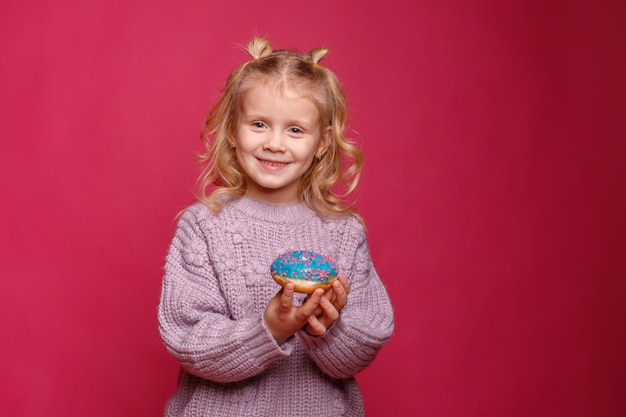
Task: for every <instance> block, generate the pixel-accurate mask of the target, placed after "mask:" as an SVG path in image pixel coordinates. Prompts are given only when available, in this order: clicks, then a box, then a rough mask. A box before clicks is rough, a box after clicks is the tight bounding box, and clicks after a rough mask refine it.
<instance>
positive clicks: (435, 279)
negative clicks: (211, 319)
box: [0, 0, 626, 417]
mask: <svg viewBox="0 0 626 417" xmlns="http://www.w3.org/2000/svg"><path fill="white" fill-rule="evenodd" d="M212 3H214V4H212ZM263 3H267V4H266V5H263ZM218 4H219V5H218ZM624 4H625V3H624V2H620V1H614V2H609V1H596V2H581V1H547V2H546V1H510V2H506V1H498V0H493V1H486V0H484V1H465V0H456V1H454V0H443V1H421V0H416V1H409V0H407V1H394V0H388V1H364V0H361V1H341V0H334V1H322V0H318V1H313V2H306V3H303V2H296V1H283V0H278V1H273V2H259V1H252V0H250V1H224V2H210V1H206V0H196V1H183V0H180V1H152V0H140V1H118V0H111V1H99V2H97V1H54V2H51V1H46V2H44V1H40V2H36V1H25V0H20V1H17V0H8V1H3V2H2V4H1V5H0V48H1V49H0V60H1V65H0V128H1V132H2V138H1V149H0V178H1V179H0V181H1V183H0V185H1V188H0V190H1V193H2V196H1V197H0V200H1V203H0V207H1V209H2V216H1V217H0V256H1V269H0V276H1V289H0V320H1V322H0V323H1V327H0V328H1V331H2V336H1V337H2V342H1V343H0V355H1V359H0V383H1V387H0V398H1V400H0V401H1V402H0V414H1V415H3V416H43V415H45V416H59V417H61V416H63V417H72V416H81V417H82V416H91V417H100V416H116V417H126V416H127V417H137V416H158V415H160V414H161V410H162V408H163V406H164V403H165V401H166V399H167V397H168V396H169V394H170V393H171V392H172V390H173V389H174V386H175V380H176V373H177V365H176V363H175V362H174V360H173V359H171V358H170V357H169V356H168V354H167V353H166V351H165V349H164V348H163V346H162V345H161V342H160V339H159V336H158V332H157V323H156V307H157V304H158V297H159V292H160V284H161V282H160V281H161V271H162V265H163V260H164V256H165V253H166V250H167V247H168V245H169V241H170V239H171V236H172V233H173V230H174V223H173V219H174V216H175V215H176V213H177V212H178V211H179V210H181V209H182V208H183V207H185V206H186V205H188V204H190V203H191V202H192V201H193V199H192V195H191V189H192V186H193V183H194V180H195V177H196V174H197V172H198V169H197V167H196V166H195V165H194V162H193V155H194V153H195V152H196V151H198V150H200V143H199V140H198V134H199V130H200V126H201V123H202V120H203V117H204V116H205V114H206V112H207V110H208V108H209V104H210V103H211V102H212V100H213V99H214V98H215V97H216V95H217V94H218V92H219V90H220V88H221V87H222V85H223V81H224V79H225V77H226V75H227V73H228V72H229V71H230V70H231V69H232V68H234V67H235V66H237V65H239V64H240V63H242V62H243V61H244V60H245V59H246V57H245V55H244V53H242V52H241V51H240V50H239V48H238V46H237V45H238V44H245V43H246V42H247V41H248V40H250V39H251V38H252V37H253V36H254V35H262V36H266V37H268V38H270V39H271V40H272V41H273V42H274V44H275V45H276V46H277V47H284V48H299V49H310V48H313V47H316V46H328V47H330V48H331V50H332V52H331V55H329V56H328V57H327V59H326V60H325V61H324V64H325V65H327V66H328V67H330V68H332V69H333V70H334V71H335V72H336V73H337V74H338V75H339V77H340V78H341V79H342V80H343V81H344V84H345V87H346V90H347V93H348V96H349V101H350V105H351V119H350V127H351V130H350V132H349V135H350V136H351V137H353V138H355V139H356V140H357V141H358V142H359V143H361V144H362V148H363V151H364V154H365V159H366V171H365V174H364V177H363V181H362V184H361V185H362V187H361V190H362V192H361V194H360V199H359V206H360V209H361V211H362V213H363V215H364V216H365V217H366V219H367V221H368V225H369V241H370V246H371V249H372V255H373V258H374V261H375V264H376V266H377V269H378V271H379V273H380V275H381V277H382V279H383V281H384V282H385V283H386V285H387V287H388V290H389V293H390V295H391V297H392V300H393V302H394V306H395V311H396V315H397V317H396V319H397V327H396V333H395V335H394V336H393V338H392V339H391V341H390V343H389V344H388V345H387V346H386V347H385V349H383V351H382V352H381V353H380V355H379V357H378V358H377V360H376V361H375V362H374V364H373V365H372V366H371V367H370V368H369V369H368V370H366V371H365V372H363V373H362V374H360V375H359V376H358V379H359V381H360V384H361V386H362V390H363V394H364V397H365V402H366V408H367V410H368V413H367V415H368V416H381V417H382V416H391V415H393V416H421V415H423V416H494V417H495V416H560V415H567V416H590V415H597V416H623V415H625V414H626V400H625V395H624V393H625V392H626V391H625V388H626V387H625V385H626V364H625V359H624V357H625V356H624V355H625V353H626V325H625V321H626V320H625V319H626V308H625V304H626V300H625V298H626V297H625V295H626V285H625V283H624V278H625V277H626V255H625V253H626V244H625V238H624V236H625V232H626V220H625V219H626V215H625V213H626V195H625V194H626V187H625V186H624V183H625V182H624V179H625V178H626V168H625V166H626V145H625V143H624V142H625V139H626V122H625V120H626V111H625V110H626V106H625V98H626V83H625V79H624V74H626V65H625V61H626V47H625V43H624V40H625V39H626V24H625V23H624V18H625V16H626V8H625V6H624Z"/></svg>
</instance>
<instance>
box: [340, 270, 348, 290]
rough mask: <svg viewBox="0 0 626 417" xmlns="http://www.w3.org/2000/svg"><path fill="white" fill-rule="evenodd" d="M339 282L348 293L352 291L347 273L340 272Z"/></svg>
mask: <svg viewBox="0 0 626 417" xmlns="http://www.w3.org/2000/svg"><path fill="white" fill-rule="evenodd" d="M339 282H341V284H342V285H343V287H344V288H345V290H346V294H348V293H350V283H349V282H348V278H346V277H345V275H342V274H339Z"/></svg>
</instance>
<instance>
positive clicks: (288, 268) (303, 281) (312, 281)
mask: <svg viewBox="0 0 626 417" xmlns="http://www.w3.org/2000/svg"><path fill="white" fill-rule="evenodd" d="M270 272H271V274H272V278H274V281H276V282H277V283H278V284H280V285H281V286H283V287H284V286H285V285H287V284H288V283H290V282H291V283H292V284H294V285H295V287H296V292H300V293H306V294H311V293H313V291H315V290H316V289H318V288H322V289H323V290H327V289H329V288H330V287H331V286H332V285H333V281H335V280H336V279H337V263H336V262H335V260H334V259H333V258H331V257H330V256H324V255H320V254H319V253H315V252H312V251H308V250H298V251H292V252H285V253H283V254H281V255H279V256H278V258H276V259H275V260H274V262H272V264H271V265H270Z"/></svg>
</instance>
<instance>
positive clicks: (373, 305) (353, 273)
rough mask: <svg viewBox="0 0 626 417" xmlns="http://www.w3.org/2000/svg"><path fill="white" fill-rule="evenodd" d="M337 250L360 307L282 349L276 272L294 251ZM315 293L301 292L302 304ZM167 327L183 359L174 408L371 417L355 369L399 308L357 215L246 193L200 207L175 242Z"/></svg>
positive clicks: (166, 281) (224, 416)
mask: <svg viewBox="0 0 626 417" xmlns="http://www.w3.org/2000/svg"><path fill="white" fill-rule="evenodd" d="M296 249H307V250H312V251H315V252H320V253H324V254H326V255H330V256H332V257H333V258H334V259H335V260H336V261H337V264H338V266H339V270H340V272H341V273H343V274H344V275H345V276H346V277H347V278H348V281H349V282H350V293H349V295H348V304H347V305H346V306H345V307H344V308H343V310H342V311H341V314H340V317H339V319H338V320H337V321H336V322H335V323H333V325H332V326H330V328H329V329H328V330H327V331H326V333H325V334H324V335H322V336H311V335H309V334H307V333H306V332H304V331H303V330H301V331H299V332H298V333H297V334H296V335H294V336H293V337H291V338H290V339H288V340H287V341H286V342H284V343H282V344H281V345H278V344H277V343H276V341H275V340H274V338H273V337H272V335H271V334H270V332H269V330H268V329H267V328H266V326H265V323H264V321H263V313H264V311H265V307H266V306H267V303H268V301H269V299H270V298H272V297H273V296H274V295H275V294H276V293H277V292H278V290H279V289H280V287H279V286H278V285H277V284H276V283H275V282H274V281H273V280H272V278H271V276H270V273H269V265H270V263H271V262H272V261H273V260H274V258H276V256H277V255H279V254H280V253H282V252H286V251H290V250H296ZM303 299H304V296H303V295H300V294H296V298H295V299H294V304H296V305H299V304H301V303H302V301H303ZM158 317H159V330H160V332H161V337H162V339H163V342H164V344H165V346H166V347H167V349H168V350H169V352H170V353H171V354H172V355H173V356H174V357H175V358H176V359H177V360H178V361H179V362H180V364H181V371H180V375H179V381H178V386H177V389H176V391H175V392H174V394H173V395H172V397H171V398H170V400H169V401H168V404H167V407H166V411H165V415H166V416H195V417H199V416H219V417H228V416H237V417H239V416H277V417H280V416H289V417H297V416H307V417H311V416H340V415H345V416H362V415H364V410H363V401H362V398H361V394H360V391H359V388H358V387H357V384H356V381H355V380H354V375H355V374H356V373H358V372H359V371H361V370H363V369H364V368H366V367H367V366H368V365H369V364H370V363H371V362H372V360H373V359H374V357H375V356H376V353H377V352H378V351H379V350H380V349H381V348H382V346H383V345H384V344H385V342H386V341H387V340H388V339H389V337H390V336H391V333H392V331H393V311H392V307H391V304H390V301H389V298H388V295H387V293H386V291H385V288H384V287H383V285H382V283H381V281H380V280H379V278H378V275H377V273H376V271H375V270H374V267H373V266H372V262H371V259H370V255H369V251H368V247H367V243H366V240H365V232H364V229H363V227H362V225H361V224H360V223H359V222H358V220H357V219H356V218H354V217H353V216H345V217H343V218H340V219H332V220H331V219H328V218H324V217H321V216H319V215H317V214H316V213H314V212H313V211H311V210H310V209H309V208H308V207H307V206H306V205H305V204H297V205H294V206H288V207H284V206H272V205H266V204H262V203H259V202H256V201H254V200H251V199H248V198H246V197H242V198H239V199H234V200H232V201H230V202H229V203H228V204H227V205H226V206H225V208H224V210H223V211H222V212H221V213H220V214H217V215H215V214H211V213H210V212H209V211H208V209H207V208H206V207H205V206H203V205H201V204H199V203H198V204H195V205H193V206H191V207H190V208H188V209H187V210H186V211H185V213H184V214H183V215H182V217H181V219H180V221H179V223H178V227H177V230H176V234H175V236H174V239H173V241H172V244H171V246H170V250H169V253H168V255H167V260H166V265H165V275H164V278H163V287H162V293H161V302H160V305H159V313H158Z"/></svg>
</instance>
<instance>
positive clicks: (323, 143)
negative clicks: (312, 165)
mask: <svg viewBox="0 0 626 417" xmlns="http://www.w3.org/2000/svg"><path fill="white" fill-rule="evenodd" d="M331 139H332V129H331V127H330V126H326V129H324V130H323V131H322V135H321V137H320V143H319V144H318V145H317V151H316V152H315V157H316V158H317V159H321V158H322V156H324V154H325V153H326V151H327V150H328V148H329V147H330V141H331Z"/></svg>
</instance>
